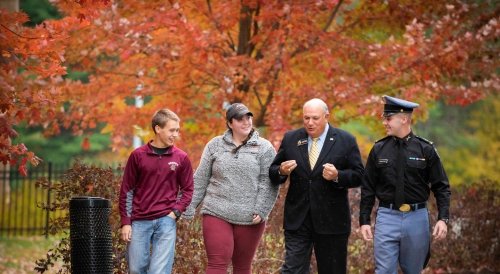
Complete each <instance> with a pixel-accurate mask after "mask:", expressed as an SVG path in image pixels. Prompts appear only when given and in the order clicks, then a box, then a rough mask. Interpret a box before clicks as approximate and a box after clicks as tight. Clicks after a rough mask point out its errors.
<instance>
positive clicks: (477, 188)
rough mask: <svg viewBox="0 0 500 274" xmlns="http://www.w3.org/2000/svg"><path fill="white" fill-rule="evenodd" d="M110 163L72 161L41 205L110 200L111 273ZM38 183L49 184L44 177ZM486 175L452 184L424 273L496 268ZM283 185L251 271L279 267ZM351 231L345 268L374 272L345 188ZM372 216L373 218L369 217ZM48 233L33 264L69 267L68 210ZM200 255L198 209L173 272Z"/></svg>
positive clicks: (118, 260) (197, 267) (118, 261)
mask: <svg viewBox="0 0 500 274" xmlns="http://www.w3.org/2000/svg"><path fill="white" fill-rule="evenodd" d="M120 170H121V168H120V167H119V168H118V172H117V171H116V170H113V169H111V168H99V167H95V166H86V165H83V164H81V163H79V162H76V163H75V164H74V165H73V167H72V168H71V169H69V170H68V171H67V172H66V173H65V174H64V175H63V179H62V180H61V182H59V183H55V184H53V185H52V186H50V188H51V190H52V192H53V193H54V194H55V201H54V202H53V203H52V204H50V205H43V206H44V208H46V209H48V210H69V201H70V200H71V198H72V197H75V196H96V197H103V198H106V199H109V200H110V201H111V202H112V212H111V215H110V218H109V222H110V225H111V229H112V237H113V263H114V272H115V273H127V264H126V261H125V254H126V253H125V250H126V246H125V244H124V242H122V241H121V240H120V230H119V228H120V215H119V211H118V196H119V190H120V184H121V177H120V176H117V175H115V173H120ZM38 185H39V186H41V187H44V188H49V184H48V182H47V181H46V180H41V181H39V182H38ZM497 185H498V184H495V182H491V181H483V182H479V183H475V184H473V185H471V186H469V187H459V188H453V189H452V203H451V210H450V211H451V213H450V214H451V224H450V226H449V230H448V237H447V239H446V240H444V241H440V242H432V258H431V260H430V262H429V265H428V267H427V268H426V269H425V271H424V273H464V274H465V273H494V271H496V270H498V269H500V263H499V262H500V258H499V256H500V255H499V254H500V250H499V244H498V240H499V239H498V231H499V229H498V220H497V216H498V214H499V213H500V212H499V210H498V208H500V207H499V206H500V201H499V199H500V198H499V187H497ZM286 191H287V185H284V187H282V188H281V190H280V195H279V197H278V201H277V203H276V206H275V207H274V209H273V211H272V212H271V215H270V217H269V221H268V222H267V225H266V230H265V233H264V236H263V238H262V241H261V243H260V245H259V248H258V250H257V254H256V257H255V261H254V263H253V272H254V273H265V274H268V273H279V269H280V267H281V265H282V263H283V258H284V237H283V229H282V222H283V204H284V197H285V195H286ZM349 195H350V199H351V209H352V220H353V224H352V227H353V233H352V234H351V237H350V239H349V247H348V250H349V258H348V269H349V270H348V272H349V273H374V264H373V243H366V242H364V241H363V239H362V238H361V235H360V233H359V225H358V216H359V198H360V191H359V189H352V190H351V191H350V194H349ZM431 200H432V201H430V202H429V206H430V208H429V210H430V212H431V213H430V214H431V224H432V225H433V224H435V221H436V220H435V218H436V216H437V213H436V209H435V205H434V204H435V202H434V199H431ZM373 219H374V218H373ZM50 234H52V235H60V236H61V237H62V238H61V241H60V242H59V244H58V245H57V246H56V247H54V248H52V249H49V250H48V252H47V254H46V257H45V258H43V259H39V260H37V261H36V268H35V270H36V271H38V272H39V273H44V272H46V271H47V270H49V268H50V267H52V266H53V265H54V262H55V261H58V260H60V261H62V262H63V266H62V269H59V270H58V273H71V263H70V254H71V251H70V242H69V214H65V216H62V217H58V218H56V219H53V220H51V222H50ZM311 262H312V263H311V273H316V272H317V267H316V262H315V260H314V258H313V259H312V260H311ZM205 267H206V255H205V249H204V245H203V236H202V231H201V218H200V216H199V215H197V216H196V218H194V220H193V221H191V222H186V221H182V220H181V221H180V222H179V223H178V227H177V246H176V256H175V263H174V270H173V272H174V273H178V274H196V273H204V270H205Z"/></svg>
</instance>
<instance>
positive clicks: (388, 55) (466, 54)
mask: <svg viewBox="0 0 500 274" xmlns="http://www.w3.org/2000/svg"><path fill="white" fill-rule="evenodd" d="M53 2H54V4H56V5H57V7H58V8H59V10H60V11H61V12H62V13H63V14H65V17H64V18H63V19H61V20H57V21H49V22H44V23H43V24H41V25H38V26H36V27H35V28H25V27H23V26H22V23H23V22H25V21H26V18H25V16H24V15H23V14H22V13H6V12H4V11H2V15H1V20H2V29H1V31H2V32H1V35H3V36H4V37H7V39H2V56H3V57H2V58H3V62H2V68H3V69H2V74H3V75H2V79H7V80H2V83H1V84H2V90H6V91H7V92H2V97H1V99H0V102H1V105H2V108H1V109H0V111H1V112H2V113H3V114H2V118H1V123H0V127H1V128H2V131H1V132H2V135H1V138H2V140H6V139H7V137H14V136H15V133H14V132H12V125H14V124H16V123H19V122H21V121H25V122H28V124H36V123H38V124H43V125H44V127H45V128H46V133H47V134H57V133H58V132H59V130H60V128H61V127H67V128H71V129H72V130H73V132H74V133H76V134H82V133H84V132H85V130H87V129H92V128H95V127H96V125H97V124H99V123H105V124H106V125H107V126H106V127H105V128H104V132H110V133H111V134H112V136H113V137H112V141H113V147H114V148H122V147H128V146H129V145H130V142H131V138H130V137H131V136H132V135H133V134H138V133H140V132H145V135H146V136H147V133H148V130H149V121H150V117H151V114H152V113H153V112H154V111H155V110H157V109H158V108H162V107H169V108H171V109H172V110H174V111H175V112H177V113H178V114H179V115H180V117H181V118H182V121H183V136H182V137H183V139H182V140H181V144H180V145H181V146H182V147H184V148H185V149H187V150H188V151H190V153H191V154H192V158H193V159H194V160H195V161H196V159H198V158H199V157H198V156H199V154H200V153H201V149H202V147H203V145H204V144H205V143H206V141H207V140H208V139H209V138H211V137H213V136H214V135H216V134H219V133H220V132H221V131H222V130H223V129H224V127H225V125H224V123H223V115H222V114H223V111H224V109H223V108H224V106H225V105H227V104H229V103H233V102H244V103H246V104H248V105H249V106H250V108H251V109H252V111H253V113H254V114H255V119H254V120H255V121H254V123H255V125H256V126H258V127H261V128H262V131H263V133H264V134H265V135H266V136H267V137H268V138H270V139H271V140H279V137H280V136H281V134H282V132H283V131H284V130H285V129H288V128H290V127H291V126H296V125H297V124H299V123H300V115H299V113H300V109H301V106H302V103H303V102H304V101H305V100H306V99H308V98H311V97H320V98H322V99H324V100H325V101H326V102H327V103H328V104H329V106H331V107H332V111H338V110H342V111H343V113H344V114H345V115H343V116H342V120H339V121H335V122H342V121H347V120H350V119H364V118H363V117H375V116H377V115H378V111H379V109H380V106H378V104H379V103H380V95H382V94H389V95H397V96H403V97H405V98H407V99H409V100H414V101H417V102H419V103H421V105H422V106H423V107H422V108H421V110H419V111H420V112H419V113H418V114H417V115H419V116H425V115H426V114H425V107H426V106H427V105H428V104H429V103H430V102H433V101H434V100H436V99H444V100H445V101H446V102H448V103H453V104H461V105H465V104H468V103H471V102H474V101H477V100H479V99H481V98H483V97H484V96H485V95H487V94H492V93H495V92H497V91H498V89H499V86H500V84H499V81H498V73H497V72H496V71H495V69H496V68H497V67H498V52H497V49H496V47H495V45H496V44H497V42H496V40H497V39H498V34H499V26H498V19H499V18H498V17H499V12H500V10H499V8H498V7H497V5H495V3H494V1H472V0H463V1H433V2H429V1H425V0H414V1H401V0H388V1H378V0H325V1H306V0H303V1H302V0H301V1H258V0H241V1H235V0H233V1H210V0H204V1H200V0H192V1H174V0H171V1H155V0H147V1H146V0H143V1H140V0H116V1H111V3H110V7H109V8H106V9H98V11H96V10H94V9H92V11H93V13H91V12H90V10H91V9H90V8H89V7H90V6H92V5H95V4H101V3H102V2H103V1H89V0H87V1H82V0H81V1H68V0H57V1H53ZM83 8H88V9H85V10H84V11H82V9H83ZM90 14H91V15H92V16H90ZM78 18H79V19H80V20H78ZM19 45H22V46H19ZM9 58H10V59H14V62H12V61H9V62H6V59H9ZM4 68H5V69H4ZM67 68H69V69H71V70H73V71H84V72H87V73H89V77H88V81H87V82H79V81H71V80H68V79H64V77H62V76H63V75H64V73H66V69H67ZM136 98H141V99H143V100H145V101H144V102H145V104H144V106H143V107H142V108H137V107H135V106H134V103H133V102H134V100H135V99H136ZM4 129H6V130H4ZM4 132H7V133H4ZM144 138H148V137H144ZM2 148H3V152H2V154H1V156H2V160H4V161H7V160H11V159H15V158H16V155H26V156H28V157H27V159H29V160H32V161H33V159H36V158H34V156H33V155H32V154H27V153H28V152H26V150H25V148H24V147H22V145H20V144H15V143H14V144H13V145H9V144H6V143H5V142H4V141H2Z"/></svg>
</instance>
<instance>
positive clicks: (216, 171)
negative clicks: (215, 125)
mask: <svg viewBox="0 0 500 274" xmlns="http://www.w3.org/2000/svg"><path fill="white" fill-rule="evenodd" d="M234 148H236V145H235V144H234V143H233V139H232V134H231V132H230V131H229V130H227V131H226V132H225V133H224V135H222V136H217V137H215V138H213V139H212V140H211V141H210V142H208V144H207V145H206V146H205V149H204V150H203V155H202V157H201V161H200V165H199V167H198V169H196V172H195V173H194V194H193V199H192V201H191V204H190V205H189V206H188V208H187V209H186V211H185V212H184V214H183V217H184V218H186V219H191V218H193V216H194V214H195V210H196V208H197V207H198V206H199V205H200V203H201V202H203V205H202V207H201V213H202V214H209V215H212V216H216V217H218V218H221V219H224V220H226V221H227V222H229V223H232V224H239V225H251V224H252V218H253V214H258V215H259V216H260V217H261V218H262V219H263V220H265V219H267V217H268V216H269V213H270V212H271V210H272V208H273V206H274V203H275V202H276V198H277V196H278V189H279V186H278V185H273V184H272V183H271V181H270V179H269V166H270V165H271V163H272V161H273V159H274V156H275V155H276V151H275V150H274V147H273V146H272V145H271V143H270V142H269V141H268V140H266V139H264V138H260V137H259V134H258V133H257V131H255V132H254V133H253V135H252V137H251V138H250V140H248V142H247V143H246V144H245V145H244V146H243V147H241V148H240V149H239V150H238V152H236V153H233V152H232V150H233V149H234Z"/></svg>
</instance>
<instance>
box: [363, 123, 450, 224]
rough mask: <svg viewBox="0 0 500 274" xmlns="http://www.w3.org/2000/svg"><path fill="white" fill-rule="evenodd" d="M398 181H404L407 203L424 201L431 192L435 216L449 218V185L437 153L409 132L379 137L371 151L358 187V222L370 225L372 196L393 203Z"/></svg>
mask: <svg viewBox="0 0 500 274" xmlns="http://www.w3.org/2000/svg"><path fill="white" fill-rule="evenodd" d="M400 150H401V154H400V155H401V156H398V155H399V153H400ZM398 157H401V160H399V159H398ZM398 169H399V171H400V172H401V173H398ZM398 178H400V179H398ZM398 184H404V186H403V188H404V203H407V204H415V203H422V202H426V201H427V200H428V198H429V194H430V191H432V192H433V193H434V196H435V197H436V201H437V207H438V212H439V213H438V219H439V220H442V219H448V218H449V207H450V185H449V183H448V177H447V176H446V173H445V171H444V168H443V165H442V164H441V160H440V158H439V155H438V153H437V151H436V149H435V148H434V146H433V144H432V143H431V142H429V141H427V140H425V139H424V138H421V137H418V136H416V135H414V134H413V132H410V134H408V136H406V137H405V138H402V139H400V138H397V137H394V136H388V137H386V138H384V139H382V140H379V141H377V142H376V143H375V145H374V146H373V148H372V150H371V151H370V154H369V156H368V160H367V163H366V170H365V176H364V178H363V183H362V186H361V190H362V191H361V204H360V216H359V222H360V225H369V224H370V215H371V211H372V208H373V205H374V203H375V197H377V198H378V199H379V201H380V202H383V203H386V204H389V203H395V198H396V197H395V196H396V189H397V188H398V187H401V186H398Z"/></svg>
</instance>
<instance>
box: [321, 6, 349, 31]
mask: <svg viewBox="0 0 500 274" xmlns="http://www.w3.org/2000/svg"><path fill="white" fill-rule="evenodd" d="M342 2H344V0H340V1H339V2H338V3H337V5H336V6H335V9H333V11H332V13H331V14H330V17H329V18H328V22H326V25H325V26H324V27H323V31H325V32H326V31H327V30H328V28H329V27H330V25H331V24H332V22H333V19H334V18H335V15H337V12H338V11H339V9H340V5H342Z"/></svg>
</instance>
